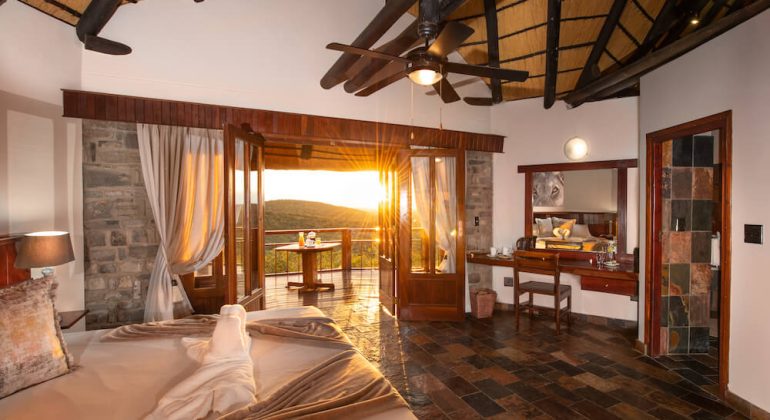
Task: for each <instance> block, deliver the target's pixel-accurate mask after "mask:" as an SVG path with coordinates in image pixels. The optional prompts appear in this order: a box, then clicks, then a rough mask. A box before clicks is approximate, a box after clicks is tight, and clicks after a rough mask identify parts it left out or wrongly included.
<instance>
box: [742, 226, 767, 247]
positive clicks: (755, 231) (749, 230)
mask: <svg viewBox="0 0 770 420" xmlns="http://www.w3.org/2000/svg"><path fill="white" fill-rule="evenodd" d="M762 231H763V226H762V225H743V242H745V243H747V244H760V245H761V244H762V239H763V238H762V236H763V235H762V233H763V232H762Z"/></svg>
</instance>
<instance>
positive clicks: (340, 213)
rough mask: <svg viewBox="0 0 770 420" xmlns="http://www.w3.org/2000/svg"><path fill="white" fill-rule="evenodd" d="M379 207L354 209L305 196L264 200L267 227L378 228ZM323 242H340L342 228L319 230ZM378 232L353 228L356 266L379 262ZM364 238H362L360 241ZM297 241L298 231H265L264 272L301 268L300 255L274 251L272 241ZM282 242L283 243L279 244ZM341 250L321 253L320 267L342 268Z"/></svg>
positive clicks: (302, 228) (303, 228) (268, 229)
mask: <svg viewBox="0 0 770 420" xmlns="http://www.w3.org/2000/svg"><path fill="white" fill-rule="evenodd" d="M375 227H377V211H375V210H371V211H367V210H360V209H352V208H348V207H340V206H334V205H331V204H326V203H319V202H314V201H302V200H271V201H266V202H265V230H266V231H268V232H269V231H271V230H302V231H304V232H305V234H307V232H309V231H311V230H317V229H324V228H375ZM319 236H320V237H321V239H322V241H323V242H340V241H341V240H342V238H341V234H340V233H339V232H324V233H319ZM375 238H376V233H375V232H371V231H364V232H357V231H353V246H352V248H353V249H352V265H353V267H371V266H376V265H377V244H376V243H375V242H373V240H374V239H375ZM359 241H363V242H359ZM292 242H297V234H295V233H292V234H281V235H271V234H266V235H265V243H266V252H265V272H266V273H267V274H271V273H283V272H286V271H289V272H298V271H301V266H300V259H299V258H298V256H297V255H296V254H294V253H287V252H278V253H276V252H274V251H273V248H274V246H272V245H271V244H281V245H282V244H286V243H292ZM277 246H280V245H277ZM341 263H342V250H341V249H340V248H337V249H335V250H334V251H332V252H324V253H322V254H321V255H319V266H320V269H322V270H323V269H329V268H339V267H341V265H342V264H341Z"/></svg>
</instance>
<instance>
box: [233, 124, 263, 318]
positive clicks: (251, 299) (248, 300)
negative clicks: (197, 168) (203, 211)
mask: <svg viewBox="0 0 770 420" xmlns="http://www.w3.org/2000/svg"><path fill="white" fill-rule="evenodd" d="M236 139H241V140H243V141H245V142H246V143H247V144H248V145H250V146H253V147H258V148H261V147H263V146H264V143H265V139H264V137H262V136H261V135H259V134H258V133H255V132H254V131H252V130H251V128H250V127H249V126H248V125H247V124H244V125H243V126H242V127H238V126H235V125H232V124H227V125H226V126H225V128H224V155H225V174H224V175H225V183H224V184H225V190H224V203H225V277H226V278H227V288H226V289H225V302H226V303H228V304H234V303H239V304H241V305H243V306H244V307H247V310H249V308H250V307H252V306H253V307H255V308H261V309H263V308H264V292H263V290H262V291H260V290H258V289H263V288H264V278H265V272H264V270H265V267H264V234H265V228H264V188H263V189H262V190H261V191H259V194H260V197H259V202H258V203H257V221H258V226H259V229H258V232H257V238H256V240H257V243H258V246H257V249H256V252H255V255H254V256H255V257H256V259H257V264H256V266H257V267H256V268H257V269H256V273H257V287H256V288H255V287H254V285H253V284H252V282H251V274H249V275H248V276H247V279H248V281H246V282H245V284H244V288H245V289H244V290H245V291H246V296H244V298H243V299H241V300H240V301H239V300H238V291H237V284H236V283H237V276H232V274H233V273H235V271H236V264H237V262H236V260H237V257H236V255H237V253H236V242H235V238H236V232H235V223H231V222H232V221H231V214H235V205H236V204H235V196H234V195H233V194H231V193H230V192H231V191H235V177H234V174H235V170H236V169H235V147H230V146H231V145H230V143H231V142H235V140H236ZM247 150H249V148H246V150H244V187H245V190H244V197H245V198H246V203H248V198H249V196H250V188H249V182H250V178H251V177H250V175H249V176H247V175H245V174H248V173H250V172H251V159H250V155H249V154H247V153H245V152H246V151H247ZM259 160H260V161H259V162H258V170H259V172H262V169H264V153H260V154H259ZM258 179H259V181H260V182H261V181H262V180H261V174H260V175H258ZM249 207H250V206H247V205H245V204H244V210H243V211H244V214H243V218H244V221H245V223H246V224H248V222H249V220H250V214H249V213H250V212H251V209H250V208H249ZM243 235H244V242H245V243H251V240H250V239H251V238H250V236H251V232H250V229H244V231H243ZM243 258H244V259H246V260H247V261H248V263H247V264H246V267H247V269H248V270H247V271H253V270H252V267H251V260H252V259H253V255H252V250H250V249H249V250H248V252H244V253H243ZM259 262H262V263H261V264H260V263H259Z"/></svg>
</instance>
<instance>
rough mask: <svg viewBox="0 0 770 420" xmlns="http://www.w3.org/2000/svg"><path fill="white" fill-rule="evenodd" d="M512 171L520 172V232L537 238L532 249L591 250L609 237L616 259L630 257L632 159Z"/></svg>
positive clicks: (634, 196)
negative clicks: (521, 211)
mask: <svg viewBox="0 0 770 420" xmlns="http://www.w3.org/2000/svg"><path fill="white" fill-rule="evenodd" d="M518 171H519V173H523V174H524V175H525V180H524V182H525V188H524V232H525V234H526V236H537V244H536V248H540V249H550V250H558V251H560V252H562V251H564V252H576V253H591V252H596V251H597V250H600V249H602V248H603V247H605V246H606V244H607V242H608V241H609V240H613V241H615V242H616V244H617V254H618V258H619V259H621V260H626V259H627V260H630V259H632V258H633V257H632V255H630V253H632V252H633V249H634V248H636V247H637V244H638V243H639V233H638V231H639V229H638V220H639V217H638V208H639V203H638V200H639V191H638V185H639V175H638V169H637V160H636V159H624V160H607V161H597V162H570V163H552V164H543V165H526V166H519V168H518ZM578 255H579V254H578ZM586 258H590V254H586Z"/></svg>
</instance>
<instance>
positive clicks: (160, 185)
mask: <svg viewBox="0 0 770 420" xmlns="http://www.w3.org/2000/svg"><path fill="white" fill-rule="evenodd" d="M137 132H138V137H139V154H140V158H141V163H142V175H143V176H144V182H145V185H146V188H147V196H148V198H149V203H150V207H151V208H152V214H153V217H154V218H155V225H156V226H157V228H158V233H159V235H160V246H159V247H158V254H157V256H156V257H155V266H154V268H153V271H152V274H151V276H150V285H149V288H148V290H147V302H146V304H145V309H144V320H145V322H149V321H164V320H169V319H173V318H174V303H175V302H177V303H181V304H182V306H183V307H184V308H185V309H186V310H187V312H192V306H191V305H190V301H189V300H188V299H187V295H186V293H185V292H184V288H183V287H182V282H181V281H180V280H179V275H180V274H186V273H191V272H194V271H195V270H198V269H200V268H202V267H205V266H206V265H207V264H209V263H210V262H211V261H212V260H213V259H214V258H215V257H216V256H217V255H219V253H220V252H221V251H222V248H223V247H224V232H225V216H224V173H225V167H224V141H223V138H222V137H223V136H222V131H218V130H206V129H198V128H187V127H170V126H162V125H154V124H137ZM174 280H175V281H174ZM174 284H175V285H174Z"/></svg>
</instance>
